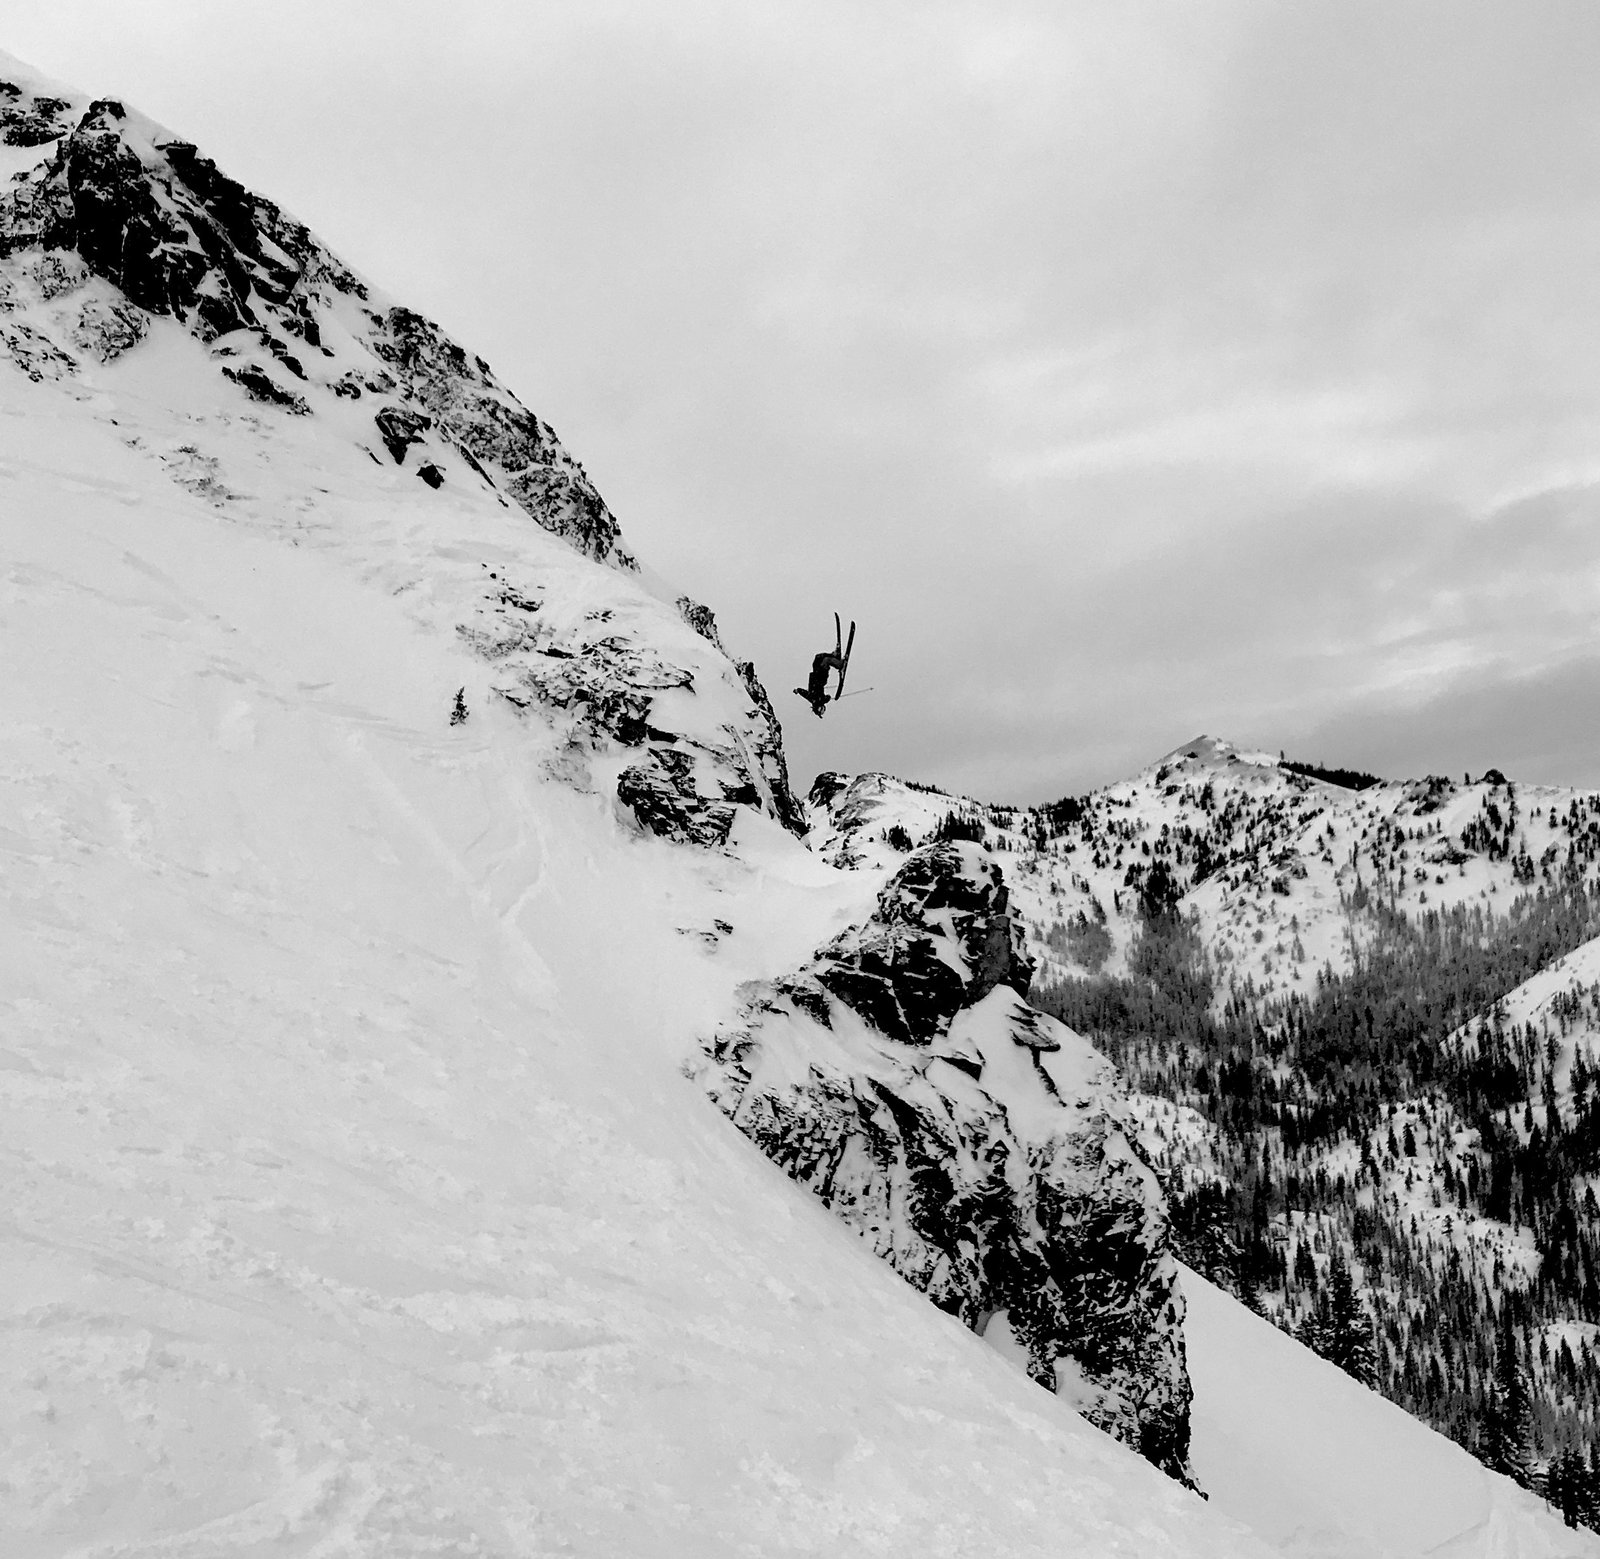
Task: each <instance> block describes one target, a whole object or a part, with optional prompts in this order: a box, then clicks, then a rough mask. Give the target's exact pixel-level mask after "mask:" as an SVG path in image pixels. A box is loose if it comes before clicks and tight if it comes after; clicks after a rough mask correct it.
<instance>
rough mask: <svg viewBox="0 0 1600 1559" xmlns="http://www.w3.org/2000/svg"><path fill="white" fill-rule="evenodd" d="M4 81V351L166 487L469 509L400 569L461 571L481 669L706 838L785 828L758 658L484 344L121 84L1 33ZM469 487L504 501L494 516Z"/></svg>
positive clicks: (313, 527)
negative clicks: (388, 289)
mask: <svg viewBox="0 0 1600 1559" xmlns="http://www.w3.org/2000/svg"><path fill="white" fill-rule="evenodd" d="M0 82H3V83H4V86H3V89H0V140H3V141H5V142H6V145H7V147H8V148H9V150H10V153H11V157H12V160H13V162H14V164H16V166H14V168H13V171H12V174H11V183H10V186H9V188H8V189H6V191H5V193H4V195H3V196H0V350H5V351H7V352H8V353H9V355H10V357H11V359H12V361H13V363H14V364H15V365H16V366H17V367H18V368H20V369H22V371H24V372H25V373H26V374H27V375H28V377H29V378H30V379H33V380H35V381H48V382H52V383H55V384H57V385H58V386H59V387H60V389H61V390H62V391H63V392H64V393H66V394H68V395H74V396H77V397H79V398H80V399H82V400H83V401H85V402H94V403H95V405H96V411H97V414H98V415H99V416H101V417H102V418H103V419H104V421H106V422H107V423H109V424H112V425H115V426H117V427H118V428H120V429H121V430H122V436H123V437H124V439H126V440H127V441H128V442H129V443H130V446H131V447H137V448H140V449H142V450H143V451H144V452H145V453H146V454H147V455H148V457H149V458H150V459H152V460H153V461H155V462H156V463H157V464H158V465H159V467H160V468H161V469H162V470H163V471H164V472H165V473H166V475H167V476H168V477H169V478H170V479H171V480H172V481H173V482H175V483H176V484H178V485H179V486H183V487H187V488H188V489H189V490H191V491H193V492H195V493H197V494H199V495H200V496H202V497H204V498H205V499H206V500H207V501H209V502H211V503H212V504H214V505H215V506H216V507H217V508H218V510H219V511H221V512H223V513H225V514H228V515H230V516H232V517H234V518H235V519H239V520H248V521H251V522H254V523H258V524H263V525H266V526H269V527H271V528H273V529H275V530H279V531H288V532H289V533H290V534H291V536H292V539H294V540H295V541H296V542H297V543H301V544H310V545H322V546H334V547H339V546H350V547H355V548H357V549H360V548H362V547H363V546H365V545H366V544H367V543H368V542H369V541H370V540H372V539H375V538H374V537H373V535H372V528H371V526H370V525H368V526H365V527H360V528H352V527H351V526H350V524H349V519H348V514H345V515H343V516H342V518H343V520H344V524H343V525H342V526H335V525H334V524H333V520H334V517H335V515H336V514H338V513H339V510H338V509H337V506H336V505H335V504H333V503H330V502H328V501H327V500H329V499H330V498H333V497H335V496H341V497H342V496H347V495H348V496H360V497H361V498H363V499H365V500H366V502H365V504H364V506H363V507H364V509H365V511H366V512H365V514H364V516H363V517H364V518H366V519H368V520H371V521H375V522H376V523H377V524H379V525H382V524H384V523H387V522H389V516H388V515H387V514H385V513H383V512H382V510H381V508H380V507H379V504H380V503H381V501H382V500H383V499H385V498H387V497H389V496H392V495H394V494H396V493H397V492H398V491H400V490H404V489H410V488H415V489H417V493H416V494H412V493H410V492H407V497H408V498H409V499H410V500H411V501H409V502H407V503H405V504H404V505H403V508H404V509H405V510H406V511H408V512H409V516H410V519H411V523H412V525H413V526H417V525H422V526H426V525H427V524H428V522H429V521H430V520H432V521H434V522H435V523H436V524H437V525H438V526H439V527H440V528H441V529H443V528H447V527H448V526H449V525H450V524H451V523H452V522H457V523H458V522H459V516H461V515H462V514H470V515H473V516H474V520H473V524H474V526H475V527H477V532H476V533H477V535H478V536H479V537H481V539H480V540H479V542H478V544H477V545H476V546H462V547H460V548H458V549H457V550H456V552H455V554H454V555H453V556H452V555H450V554H449V553H447V551H446V549H445V548H444V547H443V546H441V545H438V544H435V545H434V546H433V547H432V548H431V556H429V557H428V558H427V560H426V570H427V577H426V578H425V580H423V581H421V582H419V581H418V580H417V579H415V578H410V579H406V580H405V581H404V582H403V583H401V582H397V583H396V584H395V586H394V588H402V589H412V590H417V589H419V588H420V589H426V590H427V591H429V592H430V593H432V594H434V595H435V596H436V597H443V596H445V594H446V591H445V581H444V580H443V579H441V578H440V576H441V575H445V574H453V575H454V576H455V577H454V578H452V579H450V580H449V589H448V600H447V602H446V601H441V604H447V608H448V610H450V611H451V612H453V613H454V614H455V624H454V626H455V627H456V628H457V631H459V632H460V633H461V634H462V635H463V637H464V638H465V640H466V642H467V643H468V644H469V645H470V646H471V647H472V648H473V649H474V650H475V651H476V652H477V653H478V655H479V656H480V657H481V658H482V659H483V660H484V661H485V662H486V663H487V664H488V665H490V666H492V667H493V668H494V671H495V675H494V677H493V679H492V680H491V681H490V683H489V686H490V687H491V688H492V689H493V691H494V692H495V693H497V694H499V695H500V696H502V697H504V698H506V699H509V700H510V701H512V702H513V703H515V704H518V705H520V706H526V705H528V704H531V703H537V704H539V705H541V706H543V707H545V708H547V709H554V710H558V711H560V712H561V714H562V716H563V718H564V719H565V720H566V723H567V729H568V732H569V735H570V737H571V743H572V746H573V749H574V752H575V753H576V752H579V751H582V750H584V749H588V748H593V747H595V746H596V745H597V744H598V745H599V746H601V747H603V748H605V749H607V750H609V751H611V752H617V751H626V752H628V756H629V760H630V761H628V762H627V763H626V764H624V765H622V766H621V767H620V769H619V770H618V772H617V773H616V774H615V775H613V776H611V777H610V778H611V781H612V782H613V783H615V784H616V786H617V788H618V791H619V794H620V795H621V797H622V799H623V801H624V802H625V804H627V805H629V806H630V807H631V808H632V810H633V811H634V812H635V814H636V815H637V816H638V817H639V818H640V819H641V821H643V822H644V823H645V824H646V826H648V827H650V828H652V829H654V830H656V831H658V832H663V833H666V834H669V835H671V836H673V837H679V838H689V839H695V840H698V841H700V842H716V841H718V840H720V839H721V838H724V837H726V834H727V832H728V829H729V827H730V826H731V823H732V818H733V810H734V808H735V807H736V806H739V805H748V806H754V807H757V808H760V809H763V810H765V811H767V812H769V813H770V814H771V815H772V816H774V817H776V818H778V819H779V821H780V822H782V823H783V824H784V825H785V826H786V827H791V828H793V827H797V826H798V809H797V807H796V805H795V802H794V799H793V797H792V796H791V794H790V791H789V781H788V774H787V771H786V769H785V767H784V762H783V752H782V739H781V736H780V734H779V731H778V727H777V722H776V720H775V718H774V716H773V713H772V708H771V705H770V703H769V702H768V700H767V696H766V693H765V692H764V690H763V689H762V687H761V684H760V681H759V679H758V678H757V677H756V675H755V672H754V668H753V667H751V666H750V665H748V664H747V663H736V662H734V661H732V660H731V658H730V657H728V656H727V655H726V653H725V652H724V651H723V649H722V646H721V643H720V640H719V638H718V636H717V632H716V627H715V623H714V621H713V620H712V618H711V615H710V613H709V612H707V611H706V610H705V609H704V608H703V607H699V606H697V605H695V604H694V603H692V602H689V601H687V600H681V601H677V602H673V601H671V600H670V599H669V600H666V601H663V600H660V599H658V597H657V595H656V594H655V593H653V592H652V590H651V589H650V588H648V586H647V585H646V583H645V582H644V581H642V580H641V579H640V578H639V576H638V570H637V565H636V564H635V563H634V560H633V558H632V557H631V555H630V554H629V553H628V552H627V551H626V550H625V549H624V547H623V546H622V542H621V535H620V531H619V528H618V526H617V522H616V520H615V518H614V517H613V516H612V514H611V512H610V510H609V509H607V507H606V505H605V503H604V501H603V500H602V499H601V497H600V495H599V494H598V493H597V492H596V491H595V489H594V486H593V484H592V483H591V482H590V481H589V479H588V477H587V475H586V474H585V473H584V470H583V468H582V466H581V465H579V464H578V462H577V461H576V460H574V459H573V458H572V456H571V455H570V454H569V453H568V452H567V451H566V449H565V447H564V446H563V445H562V444H561V442H560V441H559V440H558V439H557V438H556V436H555V434H554V433H553V432H552V430H551V429H550V428H549V426H548V425H547V424H546V423H544V422H542V421H541V420H540V419H539V418H538V417H536V416H535V415H534V414H533V413H532V412H530V411H528V410H527V409H526V408H525V407H524V406H522V405H521V404H520V403H519V402H518V401H517V399H516V397H515V396H513V395H512V394H511V393H510V392H509V391H508V390H507V389H506V388H505V387H504V386H503V385H502V384H500V382H499V381H498V380H497V379H496V378H495V376H494V374H493V373H492V371H491V370H490V369H489V367H488V365H487V364H486V363H485V362H484V361H483V359H482V358H480V357H476V356H474V355H472V354H470V353H468V352H466V351H465V350H464V349H463V348H461V347H459V346H458V345H456V344H455V343H454V342H452V341H450V340H449V339H448V337H446V336H445V335H444V333H443V332H442V331H441V330H440V329H439V328H438V326H436V325H434V324H433V323H432V322H431V321H429V320H426V319H424V318H422V316H420V315H418V314H417V313H415V312H414V311H412V310H410V309H407V308H404V307H403V306H401V305H399V304H397V303H394V302H393V301H392V300H389V299H387V298H385V297H384V296H383V295H382V294H381V293H380V292H378V291H377V290H376V289H374V288H373V287H371V286H370V285H369V284H368V283H366V282H365V281H363V280H362V279H361V278H360V277H358V276H357V275H355V273H354V272H353V271H351V270H350V269H349V267H347V266H346V265H344V264H343V262H342V261H340V260H339V259H338V258H337V256H335V255H333V254H332V253H331V252H330V251H329V250H328V249H327V248H326V247H325V246H324V245H322V244H321V243H320V242H318V240H317V239H316V238H315V237H314V236H313V235H312V234H311V233H310V232H308V231H307V229H306V228H305V227H304V226H302V225H301V224H300V223H298V222H296V221H294V220H293V219H292V218H290V217H288V216H286V215H285V214H284V213H283V212H282V211H280V210H279V208H278V207H277V206H276V205H274V204H273V203H272V202H271V201H269V200H265V199H263V198H262V197H260V196H257V195H255V194H253V193H251V192H250V191H248V190H245V189H244V188H243V187H242V186H240V185H238V184H237V183H235V182H234V181H233V180H231V179H229V178H228V177H227V176H226V175H224V174H222V173H221V172H220V171H219V170H218V169H217V168H216V167H215V165H214V164H213V163H211V162H210V161H209V160H208V159H207V158H205V157H203V156H201V155H200V153H199V152H198V151H197V150H196V149H195V148H194V147H193V146H191V145H190V144H189V143H187V142H185V141H183V140H181V139H179V138H178V137H176V136H174V135H172V134H171V133H170V132H168V131H166V130H164V129H163V128H162V127H161V126H159V125H157V124H154V123H153V122H152V121H150V120H148V119H146V118H144V117H143V116H141V115H139V114H138V113H136V112H133V111H131V110H129V109H128V108H126V107H125V106H124V105H123V104H121V103H118V102H115V101H113V100H110V99H102V100H96V101H92V102H91V101H86V100H85V99H83V98H82V97H79V96H75V95H74V94H72V93H71V92H70V91H69V90H68V89H63V88H58V87H56V86H54V85H53V84H43V83H39V82H37V81H34V80H31V79H30V77H29V76H28V74H27V73H26V71H25V69H24V68H23V67H21V66H20V65H19V64H18V63H17V62H15V61H10V62H7V61H6V60H4V59H3V58H0ZM147 338H148V339H149V346H148V347H146V348H144V349H142V350H140V351H138V352H134V351H132V350H131V349H132V348H134V347H135V346H138V345H139V344H140V343H141V342H145V341H146V340H147ZM263 466H265V467H269V468H270V484H271V487H272V488H273V489H274V490H273V492H272V493H271V496H270V497H269V498H268V499H267V500H266V501H265V502H263V501H262V500H261V498H260V496H259V495H258V493H257V491H256V489H258V488H259V487H260V486H261V485H262V478H263V475H266V474H267V473H264V472H263V469H262V468H263ZM286 486H288V487H291V488H293V492H292V496H291V495H289V494H286V493H285V492H284V491H283V489H284V488H285V487H286ZM430 495H436V496H435V497H434V498H433V501H432V502H430V501H429V497H430ZM485 499H488V500H490V501H492V503H493V504H494V505H495V506H496V507H497V508H499V509H501V510H504V511H505V515H504V519H502V520H498V521H495V522H493V523H490V524H485V523H484V518H485V516H484V515H483V511H484V509H485V504H484V500H485ZM506 520H509V521H511V522H512V523H510V524H507V523H505V521H506ZM528 520H531V521H533V522H534V524H536V525H537V526H538V527H539V528H540V529H541V530H542V531H544V532H546V533H548V534H549V535H551V536H553V537H556V538H559V539H561V540H563V541H566V542H569V543H571V544H572V545H573V546H574V547H575V548H576V549H577V550H578V551H579V552H580V553H582V554H583V555H584V556H586V557H588V558H591V559H593V560H595V561H597V562H601V563H605V564H608V565H609V566H610V573H611V575H612V576H614V577H611V578H607V577H605V576H601V575H596V574H594V573H592V572H590V571H584V570H581V569H575V568H573V567H571V566H570V565H568V564H567V563H566V558H565V551H564V549H556V550H553V551H552V550H550V549H544V550H543V551H542V552H541V550H540V549H538V548H528V549H526V550H524V551H522V552H520V553H519V552H517V551H516V550H507V549H508V548H512V549H514V548H515V541H514V540H513V539H512V538H520V537H521V536H522V535H524V534H526V531H527V525H526V521H528ZM517 521H522V522H523V523H522V524H521V525H518V524H517V523H515V522H517ZM363 530H365V532H366V534H363V533H362V531H363ZM496 533H498V535H499V536H500V537H502V538H505V539H504V540H502V541H501V542H500V543H499V545H498V546H497V545H495V544H493V542H492V541H491V538H492V537H493V536H495V535H496ZM419 539H420V538H419ZM545 559H550V560H551V563H550V566H551V567H554V569H555V573H554V575H551V574H547V573H545V572H543V571H542V570H541V567H540V564H541V563H543V562H544V560H545ZM508 570H511V572H509V573H508V572H507V571H508ZM552 586H553V587H552ZM671 616H677V617H681V619H682V621H681V622H679V623H673V622H671V621H669V617H671ZM697 689H698V696H696V693H697Z"/></svg>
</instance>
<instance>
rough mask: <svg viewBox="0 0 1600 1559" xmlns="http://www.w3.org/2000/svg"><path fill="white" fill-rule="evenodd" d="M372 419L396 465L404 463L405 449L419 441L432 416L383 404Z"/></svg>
mask: <svg viewBox="0 0 1600 1559" xmlns="http://www.w3.org/2000/svg"><path fill="white" fill-rule="evenodd" d="M358 393H359V392H358ZM372 420H373V421H374V422H375V423H377V425H378V434H379V436H380V437H381V438H382V439H383V443H384V447H385V448H386V449H387V450H388V451H389V454H390V455H391V457H392V458H393V460H394V463H395V464H396V465H402V464H404V462H405V458H406V451H407V450H408V449H410V448H411V446H412V445H413V444H419V443H421V442H422V436H423V434H425V433H426V432H427V431H428V429H429V428H431V427H432V426H433V418H432V417H425V416H423V414H422V413H421V412H420V411H410V410H408V409H407V408H406V407H404V406H384V407H382V408H381V409H380V410H379V411H378V412H377V414H376V415H375V416H374V417H373V419H372Z"/></svg>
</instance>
